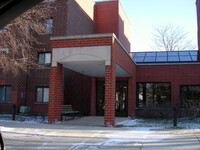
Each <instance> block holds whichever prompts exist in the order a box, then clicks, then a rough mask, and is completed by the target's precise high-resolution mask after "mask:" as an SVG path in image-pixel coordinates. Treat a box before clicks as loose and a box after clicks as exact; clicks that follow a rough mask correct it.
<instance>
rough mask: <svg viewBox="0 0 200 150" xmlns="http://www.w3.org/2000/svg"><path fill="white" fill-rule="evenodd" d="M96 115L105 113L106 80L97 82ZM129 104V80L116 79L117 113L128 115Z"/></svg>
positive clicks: (121, 115)
mask: <svg viewBox="0 0 200 150" xmlns="http://www.w3.org/2000/svg"><path fill="white" fill-rule="evenodd" d="M96 86H97V87H96V96H97V97H96V101H97V103H96V115H97V116H103V115H104V104H105V81H104V80H101V81H97V83H96ZM127 104H128V82H127V81H116V95H115V115H116V116H117V117H126V116H127V110H128V109H127Z"/></svg>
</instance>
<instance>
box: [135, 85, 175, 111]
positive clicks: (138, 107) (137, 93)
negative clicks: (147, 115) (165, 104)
mask: <svg viewBox="0 0 200 150" xmlns="http://www.w3.org/2000/svg"><path fill="white" fill-rule="evenodd" d="M161 83H165V84H169V86H170V91H169V97H170V99H169V106H171V103H172V102H171V101H172V98H171V97H172V95H171V82H136V108H137V109H152V108H162V107H156V106H155V84H161ZM139 84H141V85H142V87H143V107H140V106H139ZM146 84H153V92H152V96H153V106H152V107H146V100H147V99H146ZM144 93H145V94H144Z"/></svg>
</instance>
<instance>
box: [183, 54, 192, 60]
mask: <svg viewBox="0 0 200 150" xmlns="http://www.w3.org/2000/svg"><path fill="white" fill-rule="evenodd" d="M180 61H192V59H191V57H190V55H188V56H180Z"/></svg>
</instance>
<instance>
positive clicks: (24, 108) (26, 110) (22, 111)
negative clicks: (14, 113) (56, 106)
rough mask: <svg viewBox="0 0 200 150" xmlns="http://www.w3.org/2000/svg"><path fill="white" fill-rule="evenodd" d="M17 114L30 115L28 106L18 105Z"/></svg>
mask: <svg viewBox="0 0 200 150" xmlns="http://www.w3.org/2000/svg"><path fill="white" fill-rule="evenodd" d="M18 115H22V116H28V115H30V107H28V106H20V109H19V113H18Z"/></svg>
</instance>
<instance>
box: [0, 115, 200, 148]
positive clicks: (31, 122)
mask: <svg viewBox="0 0 200 150" xmlns="http://www.w3.org/2000/svg"><path fill="white" fill-rule="evenodd" d="M11 118H12V116H11V115H0V130H1V131H2V132H3V133H4V134H5V137H6V139H10V141H12V142H13V140H12V139H16V138H17V139H21V141H25V142H24V144H28V143H29V142H31V143H33V145H37V148H36V147H35V148H36V149H45V147H48V146H49V145H51V144H52V141H53V142H55V143H56V141H54V140H56V139H57V138H58V139H59V140H58V141H57V143H58V142H60V138H59V137H62V138H61V139H62V140H63V141H65V142H66V141H69V140H71V139H73V138H74V139H75V138H76V140H79V141H76V140H75V141H73V142H72V143H68V145H69V147H68V150H79V149H88V150H89V149H93V150H95V149H107V148H109V147H118V146H122V147H127V146H132V147H142V146H143V145H144V144H145V143H147V144H148V143H155V142H158V143H159V141H161V140H164V139H170V138H171V139H176V137H181V136H183V135H184V134H187V135H188V131H189V132H191V133H192V132H193V131H191V130H187V131H186V130H185V131H184V132H182V130H181V131H175V132H173V133H172V132H169V130H165V129H170V128H172V126H173V124H172V121H171V120H162V119H133V120H126V121H123V122H120V123H118V124H117V125H118V126H120V128H111V129H112V130H108V128H106V130H105V128H103V127H94V126H91V127H90V126H82V127H81V126H80V127H77V126H76V127H74V126H61V125H59V126H58V125H54V126H53V125H49V124H46V123H47V117H46V118H45V120H44V121H43V118H42V117H37V118H35V117H28V116H26V117H25V116H16V121H12V120H11ZM65 119H69V118H65ZM15 123H17V124H19V125H17V124H15ZM8 124H9V125H11V124H12V126H7V125H8ZM26 126H27V128H26ZM47 126H48V128H46V127H47ZM40 127H42V128H40ZM178 127H179V128H181V129H182V128H183V129H188V128H189V129H200V119H195V120H190V119H189V118H183V119H179V120H178ZM70 128H73V131H71V133H69V131H70ZM162 129H164V130H162ZM65 130H66V131H67V130H68V132H65ZM84 130H85V132H84ZM74 132H77V133H76V134H75V133H74ZM88 132H89V133H88ZM80 133H82V134H81V135H80ZM191 133H189V134H191ZM65 138H66V139H65ZM67 138H69V139H67ZM38 141H40V143H38ZM34 142H35V143H34ZM65 144H66V143H65Z"/></svg>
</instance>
